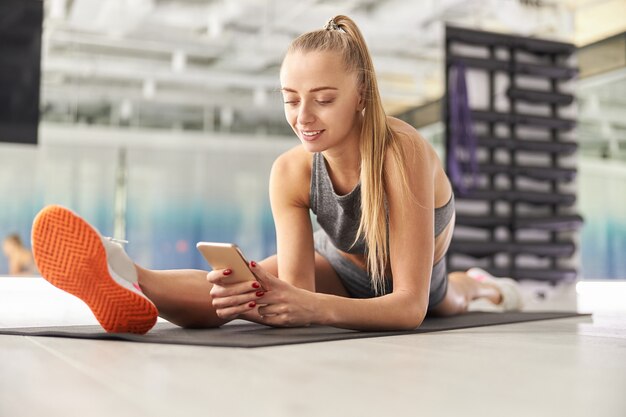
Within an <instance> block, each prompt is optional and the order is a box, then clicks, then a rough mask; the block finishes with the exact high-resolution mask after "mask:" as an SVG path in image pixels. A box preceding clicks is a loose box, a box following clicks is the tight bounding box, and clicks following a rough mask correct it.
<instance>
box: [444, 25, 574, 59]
mask: <svg viewBox="0 0 626 417" xmlns="http://www.w3.org/2000/svg"><path fill="white" fill-rule="evenodd" d="M446 37H447V39H448V40H450V41H458V42H462V43H464V44H469V45H478V46H501V47H505V48H515V49H518V50H522V51H526V52H530V53H535V54H553V55H565V56H569V55H571V54H573V53H574V52H575V51H576V47H575V46H574V45H572V44H569V43H564V42H557V41H549V40H545V39H537V38H524V37H519V36H513V35H506V34H503V33H494V32H484V31H481V30H475V29H467V28H460V27H454V26H447V27H446Z"/></svg>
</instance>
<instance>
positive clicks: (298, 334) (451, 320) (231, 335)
mask: <svg viewBox="0 0 626 417" xmlns="http://www.w3.org/2000/svg"><path fill="white" fill-rule="evenodd" d="M577 316H585V314H578V313H573V312H508V313H484V312H471V313H467V314H463V315H459V316H454V317H445V318H439V317H427V318H426V320H424V322H423V323H422V325H421V326H420V327H419V328H418V329H415V330H411V331H391V332H361V331H355V330H345V329H338V328H335V327H327V326H310V327H299V328H272V327H267V326H263V325H260V324H256V323H249V322H245V321H242V320H237V321H234V322H231V323H229V324H226V325H224V326H222V327H220V328H217V329H183V328H180V327H178V326H175V325H173V324H171V323H157V324H156V325H155V326H154V328H153V329H152V330H150V331H149V332H148V333H147V334H145V335H136V334H129V333H106V332H105V331H104V330H103V329H102V328H101V327H100V326H52V327H23V328H13V329H0V334H6V335H22V336H46V337H69V338H77V339H102V340H122V341H128V342H142V343H166V344H176V345H199V346H222V347H244V348H253V347H263V346H278V345H290V344H296V343H313V342H327V341H331V340H344V339H360V338H365V337H381V336H395V335H404V334H415V333H428V332H438V331H442V330H454V329H465V328H469V327H480V326H492V325H497V324H509V323H521V322H527V321H535V320H549V319H558V318H566V317H577Z"/></svg>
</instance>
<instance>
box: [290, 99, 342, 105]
mask: <svg viewBox="0 0 626 417" xmlns="http://www.w3.org/2000/svg"><path fill="white" fill-rule="evenodd" d="M316 102H317V104H320V105H322V106H325V105H327V104H331V103H332V102H333V100H316ZM297 103H298V101H285V104H290V105H292V106H293V105H295V104H297Z"/></svg>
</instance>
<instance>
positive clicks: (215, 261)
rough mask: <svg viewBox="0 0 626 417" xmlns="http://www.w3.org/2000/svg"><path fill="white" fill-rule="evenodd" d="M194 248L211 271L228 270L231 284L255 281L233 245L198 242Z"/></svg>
mask: <svg viewBox="0 0 626 417" xmlns="http://www.w3.org/2000/svg"><path fill="white" fill-rule="evenodd" d="M196 248H197V249H198V251H200V253H201V254H202V256H204V259H206V260H207V262H208V263H209V265H211V267H212V268H213V269H225V268H229V269H231V270H232V271H233V273H232V274H231V275H230V276H229V279H232V282H233V283H235V282H246V281H256V277H255V276H254V274H253V273H252V271H250V268H249V267H248V261H246V258H244V256H243V253H241V250H239V248H238V247H237V245H235V244H233V243H216V242H198V244H197V245H196Z"/></svg>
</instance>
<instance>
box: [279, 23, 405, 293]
mask: <svg viewBox="0 0 626 417" xmlns="http://www.w3.org/2000/svg"><path fill="white" fill-rule="evenodd" d="M297 50H301V51H305V52H308V51H316V50H317V51H319V50H322V51H324V50H329V51H337V52H339V53H341V54H342V56H343V58H344V62H345V65H346V68H347V69H348V70H350V71H356V73H357V76H358V81H359V83H358V84H359V86H360V88H361V94H362V97H363V100H364V103H365V108H364V110H363V124H362V127H361V139H360V152H361V174H360V175H361V178H360V179H361V219H360V222H359V229H358V232H357V236H356V239H357V240H358V239H359V238H360V237H363V238H364V239H365V243H366V247H367V248H368V249H367V268H368V272H369V275H370V276H371V279H372V287H373V288H374V290H375V292H376V293H377V294H380V293H383V292H384V291H385V271H386V268H387V263H388V259H389V244H388V234H389V233H388V230H387V210H386V199H385V178H386V172H385V170H386V167H385V164H384V161H385V155H386V152H387V150H390V151H391V155H392V157H393V158H394V160H395V162H396V164H395V165H396V166H398V167H399V169H400V174H401V177H402V182H403V184H401V186H402V192H405V191H406V190H407V189H408V186H407V180H406V167H405V162H404V158H403V157H402V152H401V151H400V147H399V145H398V143H397V141H396V140H395V136H394V132H393V131H392V130H391V128H390V127H389V125H388V123H387V115H386V113H385V110H384V108H383V105H382V100H381V98H380V93H379V89H378V82H377V80H376V74H375V71H374V65H373V63H372V59H371V57H370V53H369V50H368V48H367V45H366V43H365V39H364V38H363V35H362V34H361V31H360V30H359V28H358V27H357V25H356V23H354V21H353V20H352V19H350V18H349V17H347V16H343V15H338V16H335V17H334V18H332V19H330V20H329V21H328V23H327V24H326V26H325V27H324V28H323V29H321V30H317V31H313V32H308V33H305V34H303V35H301V36H300V37H298V38H297V39H296V40H294V41H293V42H292V44H291V45H290V47H289V50H288V53H289V52H292V51H297ZM355 242H356V240H355Z"/></svg>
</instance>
